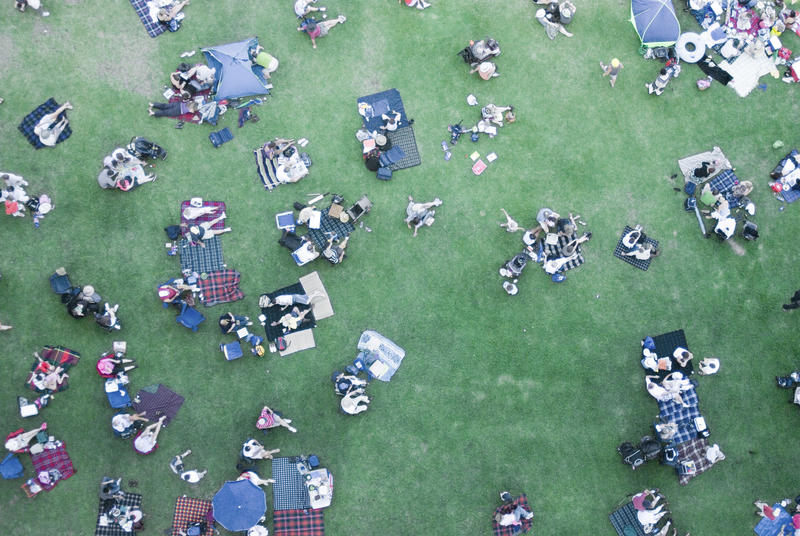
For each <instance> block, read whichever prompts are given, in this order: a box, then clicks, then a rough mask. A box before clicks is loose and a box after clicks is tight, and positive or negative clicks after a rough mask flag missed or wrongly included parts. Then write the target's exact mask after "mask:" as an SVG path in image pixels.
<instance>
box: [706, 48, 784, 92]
mask: <svg viewBox="0 0 800 536" xmlns="http://www.w3.org/2000/svg"><path fill="white" fill-rule="evenodd" d="M719 66H720V67H721V68H722V69H723V70H724V71H726V72H727V73H728V74H730V75H731V76H732V77H733V80H731V81H730V82H729V83H728V87H732V88H733V89H734V90H735V91H736V94H737V95H739V96H740V97H746V96H748V95H749V94H750V92H751V91H753V90H754V89H755V88H756V86H758V79H759V78H761V77H762V76H764V75H765V74H769V73H770V72H772V71H773V70H774V69H775V60H773V59H772V58H770V57H767V55H766V54H765V53H763V52H757V53H756V55H755V57H754V56H752V55H750V54H749V53H747V52H743V53H741V54H739V56H737V57H736V59H734V60H733V62H732V63H729V62H728V61H722V62H720V64H719Z"/></svg>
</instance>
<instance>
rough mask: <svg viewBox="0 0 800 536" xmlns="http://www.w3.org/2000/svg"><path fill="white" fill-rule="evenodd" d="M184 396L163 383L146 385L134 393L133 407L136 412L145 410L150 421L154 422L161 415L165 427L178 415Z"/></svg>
mask: <svg viewBox="0 0 800 536" xmlns="http://www.w3.org/2000/svg"><path fill="white" fill-rule="evenodd" d="M184 400H185V399H184V398H183V397H182V396H181V395H179V394H178V393H176V392H175V391H173V390H171V389H170V388H169V387H167V386H165V385H163V384H160V383H159V384H157V385H148V386H147V387H144V388H143V389H140V390H139V392H138V393H136V397H135V398H134V400H133V409H134V410H136V413H141V412H142V411H146V412H147V415H145V417H147V418H148V419H149V420H150V421H151V422H156V421H157V420H158V419H160V418H161V417H162V416H166V418H165V419H164V426H165V427H166V426H167V425H168V424H169V423H170V422H172V419H174V418H175V417H176V416H177V415H178V411H180V409H181V406H183V402H184Z"/></svg>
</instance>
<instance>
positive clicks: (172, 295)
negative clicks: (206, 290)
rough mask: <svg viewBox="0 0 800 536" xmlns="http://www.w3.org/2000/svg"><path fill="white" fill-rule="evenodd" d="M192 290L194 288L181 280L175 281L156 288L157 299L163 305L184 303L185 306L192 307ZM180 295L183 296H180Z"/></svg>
mask: <svg viewBox="0 0 800 536" xmlns="http://www.w3.org/2000/svg"><path fill="white" fill-rule="evenodd" d="M194 290H195V287H193V286H192V285H187V284H185V283H184V282H183V279H175V280H173V281H172V282H170V283H164V284H163V285H161V286H159V287H158V298H159V299H160V300H161V301H162V302H164V303H174V302H176V301H178V302H180V301H185V302H186V304H187V305H189V306H193V305H194V298H193V296H192V292H193V291H194ZM182 294H185V295H184V296H181V295H182Z"/></svg>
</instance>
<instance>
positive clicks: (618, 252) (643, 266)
mask: <svg viewBox="0 0 800 536" xmlns="http://www.w3.org/2000/svg"><path fill="white" fill-rule="evenodd" d="M631 231H633V227H630V226H628V225H626V226H625V229H623V230H622V236H620V237H619V242H617V247H615V248H614V256H615V257H616V258H618V259H620V260H622V261H625V262H627V263H628V264H631V265H633V266H635V267H637V268H638V269H640V270H644V271H645V272H646V271H647V269H648V268H650V261H652V260H653V258H652V257H651V258H649V259H647V260H644V261H643V260H639V259H637V258H636V257H633V256H630V255H623V253H630V251H631V248H626V247H625V245H624V244H623V243H622V239H623V238H625V235H626V234H628V233H629V232H631ZM644 241H645V243H646V244H652V245H653V248H654V249H658V240H653V239H652V238H649V237H648V238H645V240H644Z"/></svg>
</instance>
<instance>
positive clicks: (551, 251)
mask: <svg viewBox="0 0 800 536" xmlns="http://www.w3.org/2000/svg"><path fill="white" fill-rule="evenodd" d="M576 238H578V234H577V232H573V233H572V235H571V236H569V237H566V236H563V235H559V237H558V244H553V245H550V244H545V245H544V253H545V255H547V258H548V259H556V258H558V257H563V256H564V254H563V251H564V247H565V246H566V245H567V244H569V243H570V242H571V241H573V240H575V239H576ZM576 251H577V252H578V256H577V257H576V258H575V259H573V260H571V261H569V262H568V263H567V264H565V265H564V267H563V268H562V269H561V271H562V272H566V271H567V270H572V269H573V268H577V267H578V266H580V265H581V264H583V263H584V262H585V260H584V258H583V255H582V254H581V246H578V247H577V249H576Z"/></svg>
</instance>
